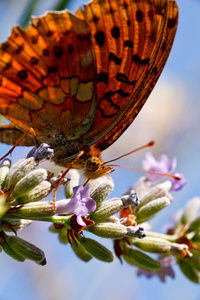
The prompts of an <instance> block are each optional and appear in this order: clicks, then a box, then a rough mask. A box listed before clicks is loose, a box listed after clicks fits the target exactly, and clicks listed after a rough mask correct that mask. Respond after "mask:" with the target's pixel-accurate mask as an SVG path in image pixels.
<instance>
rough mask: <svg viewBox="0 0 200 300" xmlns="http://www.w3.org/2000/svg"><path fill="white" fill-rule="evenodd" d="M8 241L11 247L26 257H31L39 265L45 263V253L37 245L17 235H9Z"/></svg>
mask: <svg viewBox="0 0 200 300" xmlns="http://www.w3.org/2000/svg"><path fill="white" fill-rule="evenodd" d="M7 241H8V243H9V245H10V246H11V248H12V249H13V250H14V251H15V252H16V253H17V254H19V255H21V256H22V257H24V258H27V259H31V260H33V261H35V262H36V263H38V264H39V265H45V264H46V259H45V254H44V252H43V251H42V250H40V249H39V248H38V247H36V246H35V245H33V244H31V243H29V242H27V241H25V240H23V239H21V238H19V237H16V236H9V237H8V238H7Z"/></svg>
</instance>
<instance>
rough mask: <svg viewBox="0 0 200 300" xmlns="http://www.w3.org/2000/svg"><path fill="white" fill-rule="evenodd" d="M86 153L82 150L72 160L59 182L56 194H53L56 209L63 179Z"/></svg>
mask: <svg viewBox="0 0 200 300" xmlns="http://www.w3.org/2000/svg"><path fill="white" fill-rule="evenodd" d="M83 154H84V151H83V150H81V151H80V152H79V153H78V155H77V157H76V158H75V159H74V160H73V161H72V163H71V164H70V166H69V167H68V168H67V170H66V171H65V172H64V173H63V174H62V176H61V178H60V180H59V182H58V185H57V186H56V188H55V191H54V195H53V206H54V209H56V193H57V190H58V188H59V186H60V185H61V183H62V180H63V178H64V177H65V175H66V174H67V173H68V172H69V170H70V169H71V168H72V167H73V165H74V164H75V163H76V162H77V161H78V160H79V158H80V157H81V156H82V155H83Z"/></svg>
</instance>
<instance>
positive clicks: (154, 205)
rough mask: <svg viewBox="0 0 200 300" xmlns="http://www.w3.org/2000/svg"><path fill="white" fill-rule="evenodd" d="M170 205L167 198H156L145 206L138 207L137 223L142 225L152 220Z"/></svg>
mask: <svg viewBox="0 0 200 300" xmlns="http://www.w3.org/2000/svg"><path fill="white" fill-rule="evenodd" d="M169 204H170V200H169V199H168V198H167V197H162V198H158V199H155V200H152V201H151V202H148V203H147V204H146V205H143V206H141V207H140V206H139V208H138V211H137V222H138V223H143V222H145V221H147V220H149V219H150V218H152V217H153V216H154V215H155V214H156V213H157V212H159V211H160V210H161V209H163V208H164V207H166V206H167V205H169Z"/></svg>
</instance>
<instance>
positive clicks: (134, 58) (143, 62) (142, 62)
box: [132, 54, 149, 65]
mask: <svg viewBox="0 0 200 300" xmlns="http://www.w3.org/2000/svg"><path fill="white" fill-rule="evenodd" d="M132 61H133V62H136V63H138V64H140V65H146V64H148V63H149V58H144V59H141V58H140V57H139V56H138V55H137V54H136V55H133V56H132Z"/></svg>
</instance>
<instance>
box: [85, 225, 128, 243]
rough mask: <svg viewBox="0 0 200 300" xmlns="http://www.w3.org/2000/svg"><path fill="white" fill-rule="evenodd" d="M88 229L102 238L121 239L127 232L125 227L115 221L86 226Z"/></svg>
mask: <svg viewBox="0 0 200 300" xmlns="http://www.w3.org/2000/svg"><path fill="white" fill-rule="evenodd" d="M88 231H90V232H92V233H94V234H96V235H98V236H100V237H104V238H110V239H121V238H123V237H125V236H126V234H127V227H126V226H124V225H121V224H116V223H99V224H96V225H91V226H89V227H88Z"/></svg>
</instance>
